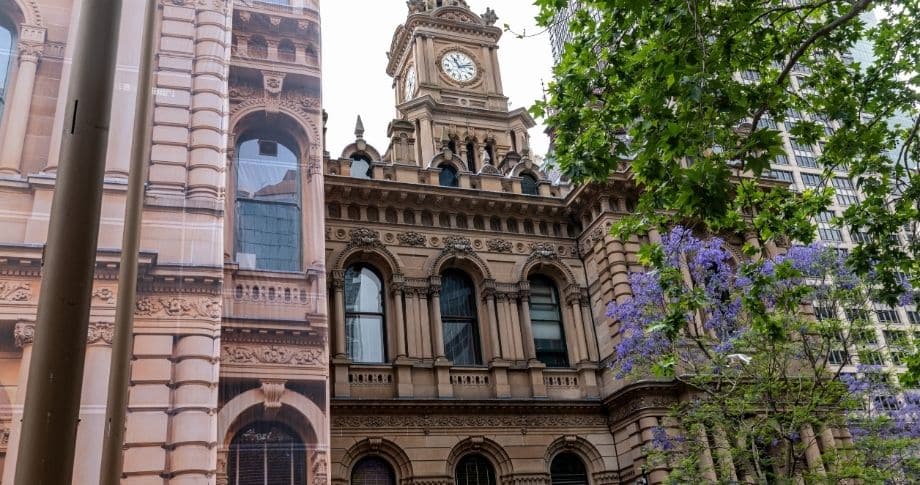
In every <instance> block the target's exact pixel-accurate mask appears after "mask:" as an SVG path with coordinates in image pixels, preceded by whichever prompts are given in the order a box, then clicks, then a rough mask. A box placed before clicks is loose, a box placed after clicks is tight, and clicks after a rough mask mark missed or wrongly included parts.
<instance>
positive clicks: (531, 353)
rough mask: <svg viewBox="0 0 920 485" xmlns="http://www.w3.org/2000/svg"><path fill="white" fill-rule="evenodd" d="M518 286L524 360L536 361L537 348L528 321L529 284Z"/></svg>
mask: <svg viewBox="0 0 920 485" xmlns="http://www.w3.org/2000/svg"><path fill="white" fill-rule="evenodd" d="M519 284H520V288H521V290H520V293H519V295H520V298H521V304H520V307H519V310H520V313H521V315H520V318H521V332H522V337H521V338H522V339H523V341H524V358H525V359H527V360H528V361H534V360H537V348H536V344H535V343H534V340H533V322H531V320H530V282H528V281H522V282H520V283H519Z"/></svg>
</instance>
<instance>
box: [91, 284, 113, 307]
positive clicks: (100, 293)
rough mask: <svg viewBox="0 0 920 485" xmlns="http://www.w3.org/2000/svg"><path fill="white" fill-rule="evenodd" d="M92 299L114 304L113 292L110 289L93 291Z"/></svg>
mask: <svg viewBox="0 0 920 485" xmlns="http://www.w3.org/2000/svg"><path fill="white" fill-rule="evenodd" d="M93 298H98V299H100V300H102V301H104V302H106V303H109V304H112V303H115V292H114V291H112V289H111V288H95V289H93Z"/></svg>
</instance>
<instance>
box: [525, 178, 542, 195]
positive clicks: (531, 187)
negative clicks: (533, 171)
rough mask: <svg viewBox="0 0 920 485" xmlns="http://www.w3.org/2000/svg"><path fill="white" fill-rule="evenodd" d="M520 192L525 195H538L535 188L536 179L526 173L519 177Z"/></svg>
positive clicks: (537, 190)
mask: <svg viewBox="0 0 920 485" xmlns="http://www.w3.org/2000/svg"><path fill="white" fill-rule="evenodd" d="M521 192H523V193H525V194H527V195H538V194H539V189H538V188H537V179H535V178H533V176H532V175H528V174H526V173H525V174H524V175H521Z"/></svg>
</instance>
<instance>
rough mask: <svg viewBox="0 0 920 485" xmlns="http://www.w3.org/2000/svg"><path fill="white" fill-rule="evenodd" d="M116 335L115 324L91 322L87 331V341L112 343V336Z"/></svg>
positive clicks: (90, 343) (89, 342) (91, 342)
mask: <svg viewBox="0 0 920 485" xmlns="http://www.w3.org/2000/svg"><path fill="white" fill-rule="evenodd" d="M114 336H115V324H112V323H106V322H98V323H90V324H89V328H88V329H87V331H86V343H87V344H88V345H93V344H105V345H112V337H114Z"/></svg>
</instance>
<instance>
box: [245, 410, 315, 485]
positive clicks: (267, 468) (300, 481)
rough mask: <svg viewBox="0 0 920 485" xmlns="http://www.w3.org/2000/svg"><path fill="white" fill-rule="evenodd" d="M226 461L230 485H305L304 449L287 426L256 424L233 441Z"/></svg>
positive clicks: (301, 442) (267, 423) (305, 451)
mask: <svg viewBox="0 0 920 485" xmlns="http://www.w3.org/2000/svg"><path fill="white" fill-rule="evenodd" d="M228 455H229V456H228V457H227V458H229V459H228V460H227V475H228V476H229V478H230V480H229V483H230V484H231V485H306V483H307V448H306V446H304V443H303V441H302V440H301V439H300V437H299V436H297V434H296V433H295V432H294V431H293V430H292V429H291V428H288V427H287V426H285V425H283V424H281V423H274V422H257V423H254V424H251V425H249V426H248V427H246V428H243V430H242V431H240V432H239V433H237V434H236V436H234V437H233V441H232V442H231V443H230V450H229V453H228Z"/></svg>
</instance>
